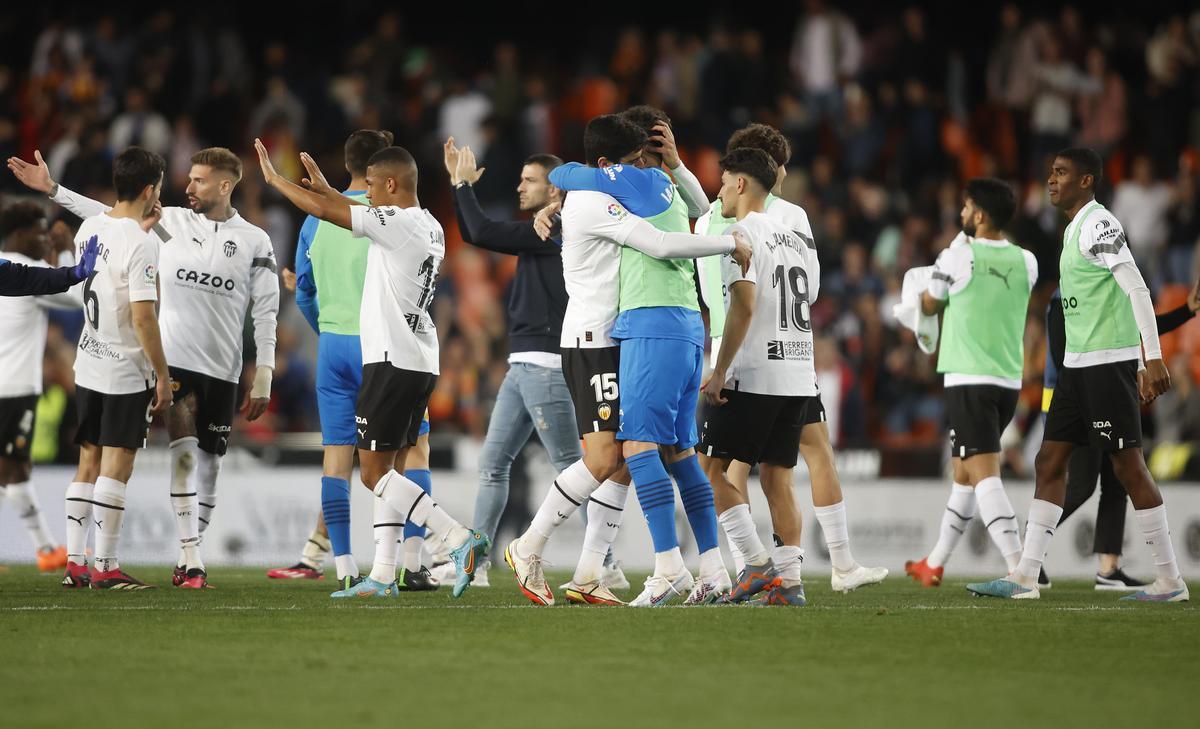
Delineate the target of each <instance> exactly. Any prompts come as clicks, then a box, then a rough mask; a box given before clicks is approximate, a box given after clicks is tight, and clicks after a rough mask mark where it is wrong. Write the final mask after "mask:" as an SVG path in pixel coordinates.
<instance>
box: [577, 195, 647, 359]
mask: <svg viewBox="0 0 1200 729" xmlns="http://www.w3.org/2000/svg"><path fill="white" fill-rule="evenodd" d="M638 220H640V218H637V217H635V216H634V215H633V214H632V213H630V212H629V211H628V210H626V209H625V207H624V206H623V205H621V203H619V202H617V201H616V198H613V197H611V196H609V195H605V194H604V193H602V192H591V191H586V190H575V191H573V192H571V193H570V194H568V195H567V199H566V201H565V202H564V203H563V206H562V239H563V247H562V263H563V280H564V281H565V283H566V286H567V296H568V297H569V298H568V301H567V311H566V313H565V314H564V316H563V326H562V337H561V339H560V340H559V345H560V346H562V347H564V348H573V347H580V348H583V349H592V348H597V347H612V346H616V342H615V341H613V338H612V330H613V325H614V324H615V323H616V321H617V305H618V302H619V297H620V293H621V246H623V245H625V241H626V239H628V237H629V234H630V232H631V231H632V230H633V228H634V226H635V225H636V223H637V221H638Z"/></svg>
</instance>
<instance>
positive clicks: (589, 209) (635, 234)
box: [505, 114, 750, 605]
mask: <svg viewBox="0 0 1200 729" xmlns="http://www.w3.org/2000/svg"><path fill="white" fill-rule="evenodd" d="M646 141H647V135H646V132H645V130H643V129H642V128H641V127H639V126H638V125H636V124H634V123H633V122H631V121H630V120H629V119H627V118H625V117H623V116H620V115H615V114H608V115H603V116H598V117H595V118H594V119H592V120H591V121H589V122H588V124H587V127H586V128H585V129H584V139H583V146H584V154H585V156H586V158H587V162H588V166H589V167H592V168H597V169H600V170H605V174H608V173H612V174H614V175H619V174H620V172H621V169H622V168H623V167H624V166H625V165H634V164H636V163H637V162H638V161H639V160H640V158H641V156H642V153H643V148H644V147H645V145H646ZM610 167H611V168H612V169H611V170H610V169H609V168H610ZM560 169H561V168H560ZM664 179H665V178H664ZM554 181H555V177H554V176H553V174H552V177H551V182H554ZM556 186H557V185H556ZM660 190H661V191H662V192H663V193H666V188H665V187H662V188H660ZM671 194H672V195H674V192H673V191H672V192H671ZM664 199H665V198H664ZM551 209H552V208H545V209H543V211H542V212H541V213H539V216H545V215H546V214H548V212H549V211H551ZM562 240H563V253H562V256H563V277H564V279H565V281H566V287H567V294H568V295H569V297H570V298H569V301H568V303H567V312H566V315H565V317H564V319H563V333H562V339H561V341H560V343H561V345H562V348H563V374H564V375H565V376H566V379H567V386H568V388H569V389H570V390H571V398H572V400H573V401H574V403H575V416H576V419H577V421H578V423H577V424H578V426H579V432H580V434H581V435H582V436H583V440H584V456H583V458H582V459H581V460H580V461H577V462H576V463H574V464H572V465H571V466H570V467H569V468H567V469H566V470H565V471H563V472H562V473H560V474H559V475H558V478H557V479H555V481H554V487H553V488H551V489H550V490H549V492H548V493H547V495H546V499H545V500H544V501H543V502H542V505H541V506H540V507H539V508H538V511H537V514H535V516H534V518H533V523H532V524H531V525H530V528H529V529H528V530H527V531H526V532H525V533H524V534H523V535H521V537H519V538H518V539H516V540H514V541H513V542H512V543H511V544H510V545H509V546H508V548H507V549H506V550H505V561H506V562H507V563H508V565H509V566H510V567H511V568H512V569H513V572H514V573H515V574H516V578H517V583H518V585H519V586H520V587H521V590H522V591H523V592H524V594H525V595H526V597H529V598H530V600H532V601H533V602H535V603H537V604H546V605H549V604H553V602H554V595H553V593H552V592H551V591H550V588H549V587H548V586H547V585H546V581H545V576H544V574H543V572H542V564H541V552H542V549H543V547H544V546H545V544H546V542H547V541H548V540H549V538H550V535H551V534H552V533H553V531H554V529H555V528H557V527H558V525H560V524H562V523H563V522H564V521H565V520H566V519H568V518H569V517H570V516H571V514H573V513H574V512H575V510H576V509H578V508H579V506H580V504H582V503H583V502H584V500H586V499H588V498H589V497H591V496H592V495H593V493H594V492H596V490H597V489H598V488H599V487H600V485H601V483H602V482H604V481H606V480H609V479H611V478H612V477H613V475H614V474H616V473H618V471H619V470H620V469H621V463H622V453H621V448H620V447H618V445H617V442H616V432H617V430H618V424H619V423H621V421H622V420H623V416H622V415H621V407H622V406H621V401H622V398H621V392H620V378H619V373H620V372H621V367H622V365H621V364H620V361H621V358H620V347H619V346H618V343H617V340H616V339H615V338H614V329H615V327H616V326H617V319H618V314H619V313H620V312H619V307H620V302H619V299H620V294H621V290H622V286H621V285H620V284H619V282H620V281H621V279H622V277H623V276H624V275H625V274H624V260H623V251H624V250H625V248H634V249H637V250H638V251H640V252H642V253H645V254H648V255H649V256H652V257H655V258H659V259H668V258H694V257H696V256H698V255H700V256H703V255H715V254H718V253H730V252H735V258H736V259H737V260H738V261H740V262H742V263H743V265H744V264H747V263H748V262H749V253H750V250H749V245H748V244H746V243H745V241H741V240H735V239H734V238H733V237H731V236H695V235H692V234H690V233H683V232H666V231H663V230H659V229H657V228H655V227H654V226H653V225H651V224H650V223H649V222H647V221H645V220H643V219H641V218H639V217H637V216H635V215H633V214H631V213H630V211H629V210H628V209H627V208H625V206H623V205H621V203H619V202H618V201H617V200H616V199H615V198H613V197H612V196H610V195H607V194H604V193H602V192H595V191H591V190H577V191H575V192H572V193H569V194H568V195H567V198H566V201H565V202H564V203H563V206H562ZM659 281H660V283H665V281H663V279H661V278H660V279H659ZM671 286H672V290H675V289H677V288H678V287H679V286H681V284H680V283H679V282H678V281H674V282H671ZM696 314H697V315H698V314H699V311H698V309H697V311H696ZM672 341H678V340H672ZM679 349H680V351H682V348H679ZM679 353H680V352H679V351H676V352H675V354H676V355H678V354H679ZM685 364H686V363H685ZM642 366H643V367H651V366H655V365H654V364H653V363H651V362H643V363H642ZM656 366H657V367H659V368H666V367H670V366H672V363H671V362H665V361H664V362H659V363H658V364H657V365H656ZM674 366H680V363H679V362H675V363H674ZM689 366H690V365H689ZM682 384H683V383H680V386H679V389H677V390H676V392H675V394H674V396H675V397H677V398H678V397H679V396H680V394H681V391H682ZM625 402H627V403H629V402H630V400H629V399H628V398H626V399H625ZM676 415H677V418H671V419H669V420H668V421H667V422H665V423H661V424H662V425H663V427H664V429H669V430H671V442H672V443H675V442H679V441H681V438H680V436H679V435H678V434H677V433H676V429H679V430H682V429H683V428H684V426H685V423H684V422H683V421H684V420H685V418H684V417H683V416H684V413H683V411H682V410H680V411H677V413H676ZM686 416H687V417H686V420H688V421H691V422H692V430H693V432H694V430H695V424H694V423H695V419H694V413H693V412H688V413H687V414H686ZM691 445H693V443H688V444H687V447H689V448H690V447H691ZM644 452H645V453H646V454H647V455H645V456H643V458H642V459H639V463H643V462H648V461H650V460H653V461H654V462H656V463H657V471H658V472H660V473H658V474H656V475H655V476H654V477H652V478H643V479H642V480H641V482H639V481H638V478H637V472H633V476H634V482H635V484H636V488H637V489H638V500H639V502H640V503H641V507H642V511H643V513H644V514H645V515H646V517H647V520H648V521H649V523H650V532H651V536H652V538H653V540H654V544H655V562H656V570H655V575H654V576H653V577H652V578H651V579H650V581H649V582H648V584H649V586H650V587H651V588H653V589H652V590H651V592H652V593H653V594H654V595H657V596H658V597H659V599H658V600H657V601H656V603H655V604H660V603H662V602H665V601H666V600H667V599H669V598H670V597H673V596H674V595H675V594H678V593H686V592H687V591H688V590H690V589H691V588H692V577H691V574H690V573H689V572H688V570H687V568H686V567H684V565H683V558H682V557H681V556H680V554H679V544H678V539H677V537H676V534H675V519H674V517H675V495H674V492H673V490H672V489H671V482H670V478H669V477H668V476H667V472H666V469H665V468H664V467H663V465H662V461H661V460H660V458H659V455H658V446H657V444H654V445H653V446H652V447H651V448H650V449H648V450H646V451H644ZM631 470H632V469H631ZM643 484H644V485H646V486H647V487H649V490H647V491H646V492H645V494H643V493H642V489H643ZM705 484H706V485H707V479H705ZM708 492H709V496H708V500H709V507H708V508H709V509H710V510H711V509H712V506H711V500H712V496H711V488H710V489H708ZM605 503H607V504H608V506H610V507H613V508H610V509H609V512H611V513H610V514H609V515H608V518H606V519H605V527H606V528H608V527H607V524H608V523H610V522H611V523H613V524H614V526H613V527H612V529H613V530H614V533H615V529H616V526H615V525H619V523H620V522H619V519H620V515H621V507H620V505H619V504H617V503H612V502H605ZM595 521H598V519H595V518H589V520H588V524H589V528H592V527H591V525H592V524H593V522H595ZM585 551H586V550H585ZM595 567H596V565H593V568H595ZM593 574H595V570H594V569H593ZM685 576H686V577H685ZM579 579H580V576H579V574H578V571H577V573H576V578H575V582H576V585H577V586H578V587H584V586H583V585H581V584H579ZM635 602H636V601H635Z"/></svg>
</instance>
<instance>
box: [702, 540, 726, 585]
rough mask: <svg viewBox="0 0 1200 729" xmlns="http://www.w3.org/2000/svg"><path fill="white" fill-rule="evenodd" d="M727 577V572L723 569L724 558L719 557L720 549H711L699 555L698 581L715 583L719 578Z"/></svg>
mask: <svg viewBox="0 0 1200 729" xmlns="http://www.w3.org/2000/svg"><path fill="white" fill-rule="evenodd" d="M722 575H723V576H724V577H726V578H728V577H729V570H727V569H725V558H724V557H722V556H721V548H720V547H713V548H712V549H710V550H708V551H707V552H701V553H700V579H701V580H705V581H707V582H716V581H718V580H719V579H720V578H721V576H722Z"/></svg>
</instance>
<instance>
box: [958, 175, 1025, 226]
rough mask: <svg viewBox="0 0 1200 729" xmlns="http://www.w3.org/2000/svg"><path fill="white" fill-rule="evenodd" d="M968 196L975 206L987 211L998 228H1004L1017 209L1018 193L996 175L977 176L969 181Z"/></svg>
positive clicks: (989, 217)
mask: <svg viewBox="0 0 1200 729" xmlns="http://www.w3.org/2000/svg"><path fill="white" fill-rule="evenodd" d="M965 194H966V196H967V197H969V198H971V201H972V202H974V203H975V207H977V208H979V209H980V210H982V211H983V212H985V213H987V216H988V219H990V220H991V221H992V225H993V226H995V227H996V228H1003V227H1004V226H1006V225H1008V223H1009V221H1010V220H1012V216H1013V213H1015V212H1016V211H1017V195H1016V193H1014V192H1013V189H1012V187H1011V186H1010V185H1009V184H1008V183H1007V182H1004V181H1003V180H997V179H996V178H994V177H977V178H975V179H974V180H971V181H970V182H968V183H967V189H966V193H965Z"/></svg>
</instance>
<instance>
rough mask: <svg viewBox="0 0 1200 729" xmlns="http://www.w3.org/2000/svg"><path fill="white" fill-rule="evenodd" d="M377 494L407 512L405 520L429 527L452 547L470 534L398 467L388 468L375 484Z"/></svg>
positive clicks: (435, 535)
mask: <svg viewBox="0 0 1200 729" xmlns="http://www.w3.org/2000/svg"><path fill="white" fill-rule="evenodd" d="M375 495H376V496H379V497H382V498H384V499H386V500H387V502H388V503H389V504H391V506H392V508H393V509H395V510H396V511H398V512H400V514H403V515H404V519H403V520H402V521H404V522H407V523H412V524H417V525H418V526H423V527H425V528H427V529H428V530H429V531H430V533H432V535H433V536H434V537H435V538H437V539H440V540H442V541H444V542H445V543H446V544H447V545H448V546H450V547H451V548H454V547H457V546H459V545H461V544H462V543H463V542H465V541H467V538H468V537H469V536H470V535H471V533H470V532H468V531H467V530H466V529H465V528H463V526H462V525H461V524H459V523H458V522H457V521H455V520H454V519H452V518H451V517H450V515H449V514H447V513H446V512H445V510H443V509H442V507H440V506H438V505H437V504H435V503H434V502H433V498H432V497H431V496H430V495H429V494H427V493H425V491H424V490H422V489H421V487H420V486H418V485H417V484H415V483H413V482H412V481H410V480H409V479H407V478H405V477H404V476H403V475H402V474H399V473H397V472H396V471H395V470H391V471H388V472H387V473H386V474H384V476H383V478H381V479H379V483H377V484H375Z"/></svg>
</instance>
